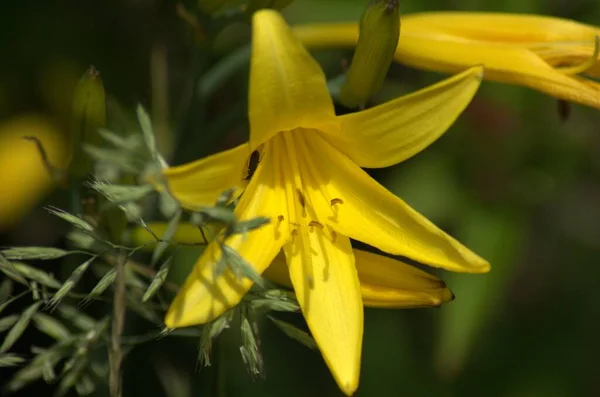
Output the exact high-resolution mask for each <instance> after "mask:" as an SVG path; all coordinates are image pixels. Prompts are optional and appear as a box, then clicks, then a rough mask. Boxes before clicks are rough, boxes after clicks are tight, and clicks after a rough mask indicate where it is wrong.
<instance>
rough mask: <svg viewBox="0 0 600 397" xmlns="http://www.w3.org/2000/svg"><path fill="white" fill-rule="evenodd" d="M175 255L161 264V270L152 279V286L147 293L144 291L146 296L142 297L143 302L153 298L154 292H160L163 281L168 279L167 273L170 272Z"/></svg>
mask: <svg viewBox="0 0 600 397" xmlns="http://www.w3.org/2000/svg"><path fill="white" fill-rule="evenodd" d="M173 257H174V256H170V257H169V258H167V260H166V261H165V262H164V263H163V264H162V265H161V267H160V269H159V271H158V272H157V273H156V275H155V276H154V278H153V279H152V282H151V283H150V286H148V289H147V290H146V293H144V296H143V297H142V302H146V301H148V300H149V299H150V298H152V297H153V296H154V294H156V292H158V290H159V289H160V287H161V286H162V285H163V283H164V282H165V280H166V279H167V275H168V274H169V269H170V268H171V261H172V260H173Z"/></svg>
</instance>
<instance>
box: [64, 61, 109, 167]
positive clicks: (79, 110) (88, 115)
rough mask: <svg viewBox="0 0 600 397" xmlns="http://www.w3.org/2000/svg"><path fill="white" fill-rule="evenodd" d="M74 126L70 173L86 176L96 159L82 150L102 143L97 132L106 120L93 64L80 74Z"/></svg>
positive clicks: (98, 81) (97, 74)
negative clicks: (84, 147) (85, 146)
mask: <svg viewBox="0 0 600 397" xmlns="http://www.w3.org/2000/svg"><path fill="white" fill-rule="evenodd" d="M72 117H73V127H72V131H71V142H70V145H69V146H70V147H69V150H70V155H71V160H70V162H69V174H70V175H71V176H72V177H75V178H83V177H85V176H86V175H87V173H88V172H90V171H91V170H92V166H93V160H92V159H91V158H90V157H89V155H88V154H87V153H86V152H85V151H84V150H83V146H84V145H96V146H97V145H99V144H100V143H101V142H102V138H101V136H100V134H99V133H98V130H99V129H100V128H101V127H104V125H105V123H106V97H105V94H104V85H103V84H102V79H101V78H100V73H98V71H97V70H96V69H95V68H94V67H93V66H92V67H90V68H89V69H88V70H87V71H86V72H85V73H84V74H83V76H82V77H81V79H80V80H79V82H78V83H77V87H76V88H75V94H74V96H73V114H72Z"/></svg>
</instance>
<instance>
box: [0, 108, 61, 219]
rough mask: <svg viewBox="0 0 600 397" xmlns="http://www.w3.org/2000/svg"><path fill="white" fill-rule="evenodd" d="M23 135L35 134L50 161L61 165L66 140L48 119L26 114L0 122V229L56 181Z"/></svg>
mask: <svg viewBox="0 0 600 397" xmlns="http://www.w3.org/2000/svg"><path fill="white" fill-rule="evenodd" d="M24 136H34V137H36V138H38V139H39V140H40V142H41V143H42V145H43V146H44V149H45V150H46V152H47V155H48V157H49V160H50V162H51V163H52V164H53V165H55V166H57V167H61V166H63V165H64V164H63V163H64V160H65V157H66V152H67V141H66V139H65V138H64V137H63V136H62V135H61V132H60V131H59V130H57V129H56V127H55V126H54V125H53V124H52V123H51V122H49V121H48V120H45V119H43V118H41V117H38V116H34V115H27V116H20V117H18V118H14V119H11V120H8V121H5V122H3V123H1V124H0V170H1V171H0V231H2V230H5V229H8V228H10V227H12V226H14V225H15V223H17V222H19V221H20V220H21V219H22V218H23V217H24V216H26V215H27V214H28V213H29V212H30V211H31V210H32V209H33V207H35V206H36V205H37V204H38V203H39V201H40V200H41V199H42V198H43V196H44V195H46V194H47V193H49V192H50V190H51V189H52V188H53V187H54V186H55V184H56V183H55V182H54V181H53V180H52V176H51V175H50V174H49V173H48V171H47V170H46V169H45V168H44V165H43V163H42V159H41V157H40V154H39V152H38V150H37V148H36V146H35V144H34V143H33V142H28V141H26V140H24V139H23V137H24Z"/></svg>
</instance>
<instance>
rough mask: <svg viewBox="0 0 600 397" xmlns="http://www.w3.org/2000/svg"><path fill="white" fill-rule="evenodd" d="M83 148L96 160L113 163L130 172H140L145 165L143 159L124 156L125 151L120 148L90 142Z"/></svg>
mask: <svg viewBox="0 0 600 397" xmlns="http://www.w3.org/2000/svg"><path fill="white" fill-rule="evenodd" d="M83 150H84V152H86V153H87V154H88V155H89V156H90V157H91V158H93V159H94V160H96V161H103V162H105V163H108V164H113V165H115V166H117V167H119V168H120V169H122V170H123V171H125V172H128V173H136V172H140V171H141V170H142V168H143V167H144V165H143V161H142V160H141V159H139V158H136V157H134V156H123V153H121V152H120V151H118V150H112V149H104V148H100V147H97V146H94V145H88V144H84V145H83Z"/></svg>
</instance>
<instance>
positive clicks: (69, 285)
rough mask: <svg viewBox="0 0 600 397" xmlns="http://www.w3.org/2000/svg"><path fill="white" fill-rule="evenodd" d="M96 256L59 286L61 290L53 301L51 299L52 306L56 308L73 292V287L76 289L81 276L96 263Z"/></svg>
mask: <svg viewBox="0 0 600 397" xmlns="http://www.w3.org/2000/svg"><path fill="white" fill-rule="evenodd" d="M96 258H97V257H96V256H94V257H92V258H90V259H88V260H87V261H85V262H83V263H82V264H81V265H79V266H77V268H76V269H75V270H73V273H71V275H70V276H69V278H68V279H67V280H66V281H65V282H64V283H63V285H62V286H60V285H59V287H60V288H59V290H58V291H56V293H55V294H54V296H53V297H52V299H50V305H51V306H56V305H58V304H59V303H60V301H62V299H63V298H64V297H65V296H67V294H68V293H69V292H71V290H72V289H73V287H75V285H76V284H77V283H78V282H79V279H81V276H82V275H83V273H85V271H86V270H87V269H88V267H90V265H91V264H92V262H94V261H95V260H96Z"/></svg>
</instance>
